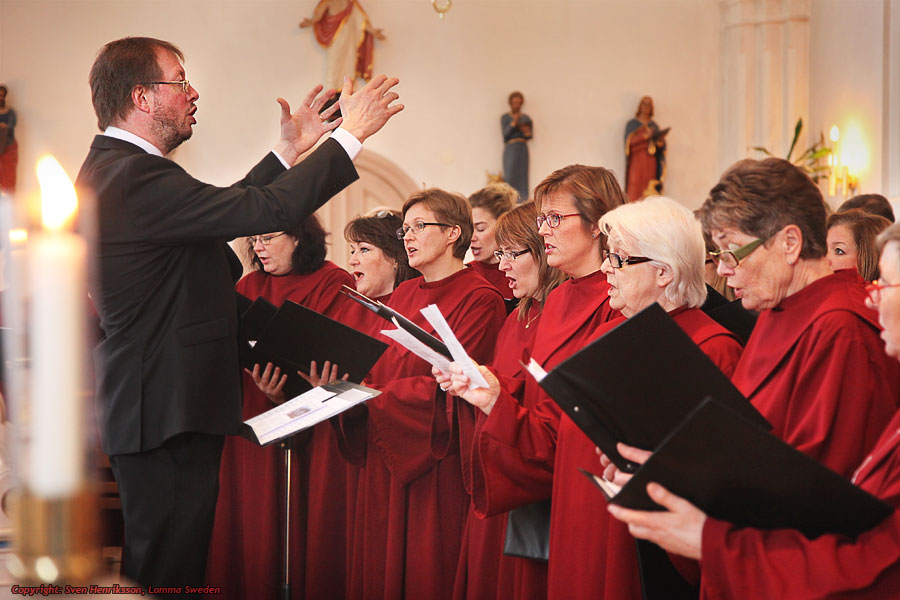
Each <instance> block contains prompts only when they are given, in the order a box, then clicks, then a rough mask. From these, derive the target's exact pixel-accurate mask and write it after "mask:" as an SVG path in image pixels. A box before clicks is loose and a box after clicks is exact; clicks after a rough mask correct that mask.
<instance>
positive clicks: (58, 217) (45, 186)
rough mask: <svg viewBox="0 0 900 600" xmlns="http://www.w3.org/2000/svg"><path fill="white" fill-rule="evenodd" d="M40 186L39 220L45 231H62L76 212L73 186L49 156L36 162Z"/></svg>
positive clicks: (63, 170) (76, 205)
mask: <svg viewBox="0 0 900 600" xmlns="http://www.w3.org/2000/svg"><path fill="white" fill-rule="evenodd" d="M36 170H37V177H38V183H40V186H41V220H42V221H43V224H44V227H45V228H47V229H54V230H57V229H62V228H63V227H64V226H65V225H66V222H67V221H69V220H70V219H71V218H72V217H73V216H74V215H75V211H76V210H78V198H77V197H76V196H75V186H73V185H72V180H71V179H69V176H68V175H66V171H65V169H63V168H62V165H60V164H59V162H58V161H57V160H56V159H55V158H53V157H52V156H50V155H49V154H47V155H45V156H42V157H41V158H40V159H39V160H38V162H37V168H36Z"/></svg>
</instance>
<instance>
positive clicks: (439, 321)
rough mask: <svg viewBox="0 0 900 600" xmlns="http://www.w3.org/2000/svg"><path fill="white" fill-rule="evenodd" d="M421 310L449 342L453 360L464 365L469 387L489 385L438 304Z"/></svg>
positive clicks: (446, 342)
mask: <svg viewBox="0 0 900 600" xmlns="http://www.w3.org/2000/svg"><path fill="white" fill-rule="evenodd" d="M421 312H422V314H423V315H424V316H425V318H426V319H428V322H429V323H431V326H432V327H434V331H435V332H436V333H437V334H438V335H439V336H441V340H442V341H443V342H444V343H445V344H447V349H448V350H450V355H451V356H452V357H453V360H454V361H456V364H458V365H459V366H460V367H462V370H463V373H465V374H466V377H468V378H469V389H470V390H474V389H478V388H486V387H488V382H487V381H485V379H484V377H483V376H482V375H481V372H480V371H479V370H478V366H477V365H476V364H475V361H474V360H472V359H471V357H469V355H468V354H467V353H466V349H465V348H463V346H462V344H460V343H459V340H458V339H456V334H454V333H453V330H452V329H450V325H449V324H448V323H447V319H445V318H444V315H442V314H441V309H439V308H438V307H437V304H429V305H428V306H426V307H425V308H423V309H422V311H421Z"/></svg>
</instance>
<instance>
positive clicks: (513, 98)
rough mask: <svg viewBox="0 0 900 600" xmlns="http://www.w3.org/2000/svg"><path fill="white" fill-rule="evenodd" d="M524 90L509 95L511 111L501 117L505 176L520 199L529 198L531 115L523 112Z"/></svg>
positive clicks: (523, 200)
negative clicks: (527, 143)
mask: <svg viewBox="0 0 900 600" xmlns="http://www.w3.org/2000/svg"><path fill="white" fill-rule="evenodd" d="M524 103H525V96H523V95H522V92H513V93H512V94H510V95H509V112H508V113H504V114H503V116H502V117H500V129H501V131H502V132H503V144H504V146H503V178H504V180H505V181H506V183H508V184H509V185H511V186H512V187H514V188H515V189H516V191H517V192H519V201H520V202H525V201H527V200H528V146H527V145H526V143H525V142H526V141H528V140H530V139H531V128H532V123H531V117H529V116H528V115H526V114H525V113H523V112H522V104H524Z"/></svg>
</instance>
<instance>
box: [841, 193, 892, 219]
mask: <svg viewBox="0 0 900 600" xmlns="http://www.w3.org/2000/svg"><path fill="white" fill-rule="evenodd" d="M853 208H861V209H862V210H864V211H866V212H867V213H871V214H873V215H879V216H881V217H884V218H885V219H887V220H888V221H890V222H891V223H893V222H894V209H893V208H892V207H891V203H890V202H889V201H888V199H887V198H885V197H884V196H882V195H881V194H860V195H859V196H853V197H852V198H850V199H849V200H847V201H846V202H844V203H843V204H841V205H840V206H839V207H838V209H837V212H844V211H845V210H850V209H853Z"/></svg>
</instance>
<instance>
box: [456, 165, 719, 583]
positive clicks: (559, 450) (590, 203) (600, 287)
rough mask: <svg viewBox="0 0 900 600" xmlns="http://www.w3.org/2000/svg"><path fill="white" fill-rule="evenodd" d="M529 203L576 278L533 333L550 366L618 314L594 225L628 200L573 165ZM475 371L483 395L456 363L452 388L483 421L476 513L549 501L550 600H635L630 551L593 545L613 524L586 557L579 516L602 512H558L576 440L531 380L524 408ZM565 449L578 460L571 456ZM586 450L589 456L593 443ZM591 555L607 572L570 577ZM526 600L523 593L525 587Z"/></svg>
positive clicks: (601, 177)
mask: <svg viewBox="0 0 900 600" xmlns="http://www.w3.org/2000/svg"><path fill="white" fill-rule="evenodd" d="M535 201H536V203H537V205H538V207H539V210H540V211H541V214H540V215H539V216H538V219H537V220H538V225H539V233H540V234H541V236H542V237H543V238H544V249H545V252H546V254H547V262H548V264H550V265H551V266H554V267H557V268H559V269H560V270H562V271H563V272H564V273H566V274H567V275H569V276H571V277H573V279H571V280H569V281H566V282H565V283H563V284H562V285H560V286H559V287H558V288H556V289H555V290H554V291H553V292H551V293H550V294H549V295H548V297H547V300H546V301H545V304H544V311H543V315H542V317H541V320H540V324H539V325H538V331H537V333H536V334H535V342H534V345H533V351H532V354H531V356H530V358H533V359H534V360H535V361H537V362H538V363H540V364H541V365H542V366H543V367H544V368H545V369H551V368H553V367H554V366H555V365H556V364H558V363H559V362H560V361H562V360H564V359H565V358H567V357H568V356H569V355H571V354H572V353H574V352H575V351H577V350H578V349H580V348H581V347H582V346H584V345H585V344H586V343H587V341H588V340H589V339H590V338H591V336H592V335H593V334H594V332H595V331H596V330H597V327H598V326H601V325H602V324H604V323H606V322H607V321H610V320H611V319H613V318H615V317H617V316H618V313H617V312H616V310H614V309H613V308H612V307H611V305H610V302H609V295H608V290H609V289H610V287H609V283H607V281H606V276H605V274H604V273H603V272H602V271H600V266H601V263H602V262H603V259H602V254H601V248H602V244H601V231H600V228H599V226H598V220H599V219H600V218H601V217H603V215H604V214H607V211H608V210H609V209H610V208H614V207H616V206H619V205H622V204H623V203H624V198H623V194H622V191H621V188H620V187H619V185H618V182H617V181H616V179H615V175H613V174H612V172H610V171H607V170H606V169H603V168H600V167H583V166H580V165H574V166H571V167H566V168H564V169H561V170H559V171H557V172H555V173H553V174H551V175H550V176H549V177H548V178H547V179H545V180H544V181H543V182H542V183H541V184H540V185H538V187H537V188H536V189H535ZM701 282H702V275H701ZM481 370H482V373H483V374H484V375H485V377H486V379H487V380H488V382H489V383H490V384H491V387H490V389H489V390H485V389H476V390H469V389H468V378H466V377H465V376H464V375H463V374H462V373H461V371H458V369H456V368H455V367H454V371H457V372H454V374H453V376H452V378H453V387H452V388H451V390H452V392H454V393H456V394H462V397H463V398H465V399H466V400H468V401H469V402H472V403H473V404H474V405H476V406H478V407H479V408H481V410H482V411H483V412H484V413H485V414H486V415H487V418H486V419H485V420H484V423H483V425H482V426H481V428H480V430H479V431H478V432H477V433H476V437H475V445H474V447H473V458H472V500H473V502H474V507H475V511H476V513H478V514H479V515H481V516H491V515H496V514H499V513H502V512H503V511H507V510H511V509H513V508H516V507H519V506H522V505H525V504H528V503H532V502H537V501H541V500H545V499H547V498H550V497H551V495H552V497H553V506H552V513H551V520H550V552H549V564H548V569H549V570H548V588H547V595H548V597H550V598H581V597H591V598H597V597H600V598H603V597H613V596H611V595H609V594H610V593H611V592H612V591H613V590H615V591H616V592H618V593H619V594H620V595H619V596H617V597H622V598H635V599H637V598H640V583H639V578H638V572H637V563H636V559H635V556H634V549H633V547H632V548H631V549H630V552H625V553H622V552H619V549H618V545H616V555H615V556H613V555H608V553H607V552H606V550H605V549H603V548H600V549H598V548H597V547H596V542H597V541H598V539H602V540H603V543H604V544H605V543H606V540H607V536H606V531H607V529H608V524H609V523H610V520H609V519H606V518H603V517H600V518H599V519H598V521H599V525H598V528H599V530H600V531H601V532H602V533H599V534H597V537H595V536H592V537H591V538H590V539H591V541H592V542H594V544H595V545H593V546H592V547H591V549H590V552H587V553H584V552H582V550H583V549H584V546H585V544H584V542H583V541H582V540H581V535H580V531H581V530H582V528H584V527H586V526H589V524H588V523H586V522H585V520H587V521H590V520H591V519H592V518H594V517H595V515H597V514H602V511H601V513H596V512H594V513H590V512H588V513H587V514H585V513H579V514H577V515H575V514H572V515H568V516H565V515H562V514H561V513H562V512H564V511H561V510H559V509H558V507H557V501H556V497H557V494H559V493H560V491H561V490H562V489H563V488H564V487H566V486H578V485H579V484H580V483H581V482H578V481H576V480H575V477H576V476H579V477H581V476H580V475H579V474H578V473H577V472H576V473H575V475H570V474H569V473H568V470H570V469H574V466H573V465H572V464H562V463H561V462H560V460H561V459H562V458H563V457H565V458H566V459H567V460H572V461H575V462H576V463H577V462H578V460H579V459H578V454H579V453H578V451H577V444H576V445H575V446H571V445H569V444H570V441H571V440H573V439H575V438H574V437H573V436H568V439H567V438H566V437H560V438H559V439H558V436H557V434H558V433H560V434H562V433H563V431H564V430H563V429H561V427H562V425H561V424H560V410H559V408H558V407H557V405H556V404H555V403H554V402H553V401H552V400H550V399H549V398H548V397H547V396H546V395H545V394H544V393H543V391H542V390H541V388H540V386H538V384H537V383H536V382H535V381H534V380H533V379H532V378H530V377H529V378H527V379H526V380H525V385H524V391H523V392H522V396H521V403H520V402H519V401H517V399H516V397H514V395H513V393H515V390H510V389H509V386H508V384H507V383H506V382H505V381H504V382H503V385H501V383H500V381H498V379H497V377H496V376H495V375H494V373H493V372H492V371H491V370H489V369H487V368H482V369H481ZM570 448H571V449H573V450H574V451H575V452H574V454H568V453H567V451H568V450H569V449H570ZM590 452H591V454H592V455H593V446H591V447H590ZM593 456H594V461H596V456H595V455H593ZM581 478H582V479H584V478H583V477H581ZM589 487H590V486H588V488H589ZM572 489H573V490H575V489H576V488H575V487H572ZM588 491H589V492H590V491H591V490H590V489H588ZM574 494H575V492H573V495H574ZM563 502H564V503H565V499H564V500H563ZM576 522H577V524H575V523H576ZM573 524H574V526H573ZM622 531H624V528H622ZM625 535H626V536H627V532H626V533H625ZM597 556H599V557H601V558H600V563H601V564H602V565H605V567H604V568H601V569H600V571H597V572H594V573H592V574H590V576H589V577H585V576H584V575H583V574H582V575H579V576H576V577H573V574H574V573H580V572H581V567H580V565H576V564H574V563H580V562H581V561H590V562H591V564H594V560H595V558H596V557H597ZM607 558H608V559H609V560H607ZM604 594H607V595H605V596H604ZM522 597H528V593H527V591H524V593H523V595H522Z"/></svg>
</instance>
